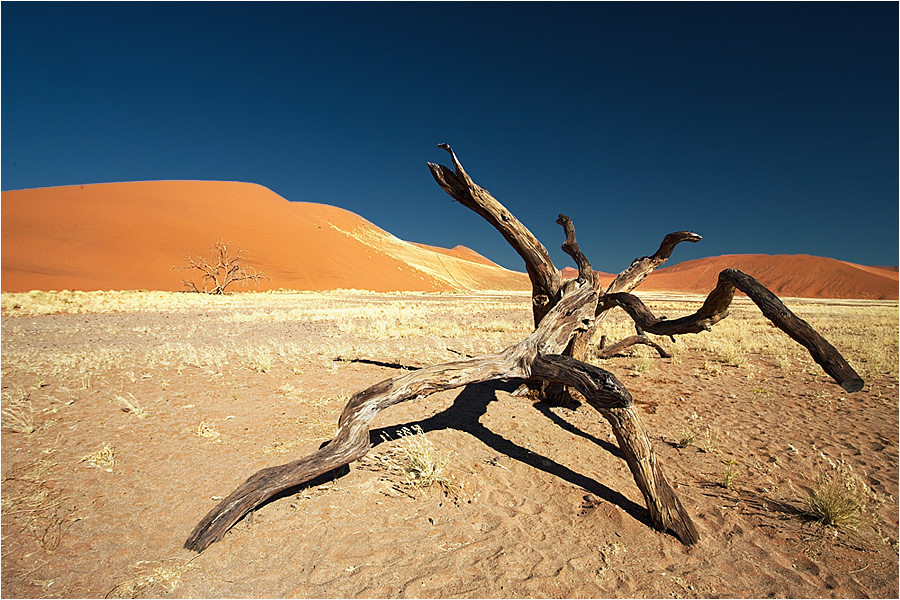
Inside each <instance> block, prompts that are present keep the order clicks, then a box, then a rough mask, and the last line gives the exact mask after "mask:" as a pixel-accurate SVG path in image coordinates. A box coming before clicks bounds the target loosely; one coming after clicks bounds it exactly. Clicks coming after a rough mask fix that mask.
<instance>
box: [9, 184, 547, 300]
mask: <svg viewBox="0 0 900 600" xmlns="http://www.w3.org/2000/svg"><path fill="white" fill-rule="evenodd" d="M2 202H3V215H2V216H3V219H2V250H3V253H2V289H3V291H8V292H13V291H28V290H32V289H39V290H53V289H55V290H61V289H72V290H115V289H153V290H168V291H177V290H181V289H183V286H182V284H181V280H182V278H184V277H187V276H188V273H186V272H185V273H182V272H178V271H175V270H173V269H172V267H173V266H175V265H183V264H185V262H186V256H187V255H188V254H191V255H193V256H204V257H211V251H210V249H211V247H212V246H213V244H214V243H215V242H217V241H218V240H220V239H222V240H225V241H228V242H231V246H230V248H233V249H234V250H237V249H238V248H245V249H246V250H247V251H248V254H247V255H246V261H247V263H248V264H252V265H254V266H256V267H258V268H260V269H262V270H264V271H265V272H266V274H268V275H269V276H270V277H271V278H272V279H271V281H268V280H263V281H262V283H261V284H260V286H259V287H258V288H256V289H260V290H266V289H277V288H286V289H299V290H330V289H365V290H372V291H441V290H454V289H514V290H527V289H530V287H529V284H528V278H527V276H526V275H525V274H524V273H517V272H514V271H509V270H506V269H503V268H501V267H498V266H496V265H494V264H493V263H491V262H490V261H488V260H487V259H485V258H483V257H481V256H480V255H478V254H477V253H475V252H474V251H472V250H469V249H468V248H463V247H457V248H454V249H453V250H444V249H432V248H428V247H423V246H419V245H414V244H410V243H408V242H404V241H402V240H400V239H398V238H396V237H394V236H393V235H391V234H389V233H387V232H386V231H384V230H382V229H380V228H378V227H376V226H375V225H373V224H372V223H370V222H368V221H366V220H365V219H363V218H362V217H360V216H358V215H356V214H354V213H351V212H349V211H346V210H344V209H341V208H337V207H333V206H327V205H324V204H313V203H307V202H288V201H287V200H285V199H284V198H282V197H281V196H279V195H278V194H275V193H274V192H272V191H271V190H269V189H267V188H265V187H263V186H260V185H256V184H250V183H237V182H216V181H148V182H132V183H110V184H94V185H83V186H64V187H54V188H39V189H31V190H20V191H11V192H3V194H2ZM473 218H477V217H475V216H473ZM195 280H196V281H199V279H196V278H195ZM230 289H234V290H240V289H242V288H240V287H239V286H235V287H233V288H230Z"/></svg>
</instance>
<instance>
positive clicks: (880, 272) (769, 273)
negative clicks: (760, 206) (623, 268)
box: [640, 254, 898, 300]
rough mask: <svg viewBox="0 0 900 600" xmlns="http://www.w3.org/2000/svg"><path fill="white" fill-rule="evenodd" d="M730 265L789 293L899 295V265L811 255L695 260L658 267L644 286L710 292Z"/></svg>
mask: <svg viewBox="0 0 900 600" xmlns="http://www.w3.org/2000/svg"><path fill="white" fill-rule="evenodd" d="M729 267H730V268H735V269H738V270H740V271H743V272H744V273H747V274H748V275H751V276H753V277H754V278H756V279H757V280H759V281H760V282H761V283H762V284H763V285H765V286H766V287H768V288H769V289H770V290H772V291H773V292H775V294H777V295H779V296H784V297H794V298H867V299H872V300H896V299H898V274H897V269H896V268H891V267H868V266H863V265H857V264H854V263H849V262H844V261H840V260H835V259H832V258H823V257H820V256H809V255H806V254H798V255H775V256H772V255H768V254H730V255H725V256H714V257H710V258H701V259H697V260H689V261H685V262H683V263H679V264H677V265H673V266H671V267H665V268H662V269H659V270H658V271H655V272H654V273H652V274H651V275H650V276H649V277H648V278H647V280H646V281H645V282H644V284H643V285H642V286H641V288H640V289H642V290H659V291H679V292H696V293H702V294H706V293H708V292H710V291H711V290H712V289H713V288H714V287H715V286H716V281H717V279H718V276H719V272H721V271H722V270H723V269H727V268H729Z"/></svg>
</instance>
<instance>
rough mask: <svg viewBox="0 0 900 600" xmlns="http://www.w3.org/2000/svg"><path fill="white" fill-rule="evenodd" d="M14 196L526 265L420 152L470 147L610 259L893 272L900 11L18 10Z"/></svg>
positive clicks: (523, 198) (615, 267) (484, 180)
mask: <svg viewBox="0 0 900 600" xmlns="http://www.w3.org/2000/svg"><path fill="white" fill-rule="evenodd" d="M0 22H2V38H0V39H2V53H0V57H2V70H0V77H2V96H0V98H2V113H0V114H2V126H0V136H2V153H0V156H2V177H0V183H2V189H4V190H11V189H23V188H32V187H44V186H56V185H71V184H84V183H99V182H113V181H135V180H158V179H209V180H229V181H249V182H254V183H259V184H262V185H264V186H266V187H268V188H270V189H272V190H273V191H275V192H277V193H278V194H280V195H282V196H284V197H285V198H287V199H288V200H295V201H309V202H322V203H326V204H333V205H337V206H341V207H343V208H346V209H349V210H351V211H354V212H356V213H358V214H360V215H362V216H364V217H366V218H367V219H369V220H371V221H373V222H374V223H375V224H377V225H379V226H380V227H382V228H384V229H386V230H388V231H390V232H391V233H393V234H395V235H397V236H398V237H400V238H403V239H406V240H410V241H418V242H424V243H429V244H436V245H442V246H453V245H455V244H464V245H466V246H469V247H471V248H474V249H475V250H477V251H479V252H481V253H482V254H484V255H486V256H488V257H489V258H491V259H493V260H495V261H497V262H499V263H501V264H503V265H504V266H507V267H510V268H515V269H517V270H522V264H521V261H520V260H519V258H518V257H517V256H516V255H515V254H514V253H513V251H512V250H510V249H509V248H508V247H507V246H506V245H505V242H504V241H503V239H502V238H501V236H500V235H499V234H497V233H496V232H494V231H493V229H491V228H490V227H489V226H488V225H486V224H485V223H484V222H483V221H482V220H481V219H480V217H478V216H477V215H475V214H474V213H472V212H470V211H469V210H467V209H465V208H463V207H462V206H460V205H458V204H456V203H453V202H451V200H450V198H449V196H447V195H446V194H444V192H443V191H441V189H440V188H439V187H438V186H437V184H436V183H434V180H433V179H432V178H431V175H430V173H429V172H428V169H427V167H426V162H427V161H431V162H441V163H444V164H449V161H448V158H449V157H448V155H447V154H446V153H445V152H443V151H442V150H438V149H437V148H436V147H435V145H436V144H437V143H439V142H447V143H449V144H450V145H451V146H453V148H454V149H455V150H456V152H457V154H458V156H459V157H460V160H461V161H462V163H463V165H464V166H465V167H466V170H467V171H468V172H469V174H470V175H471V176H472V177H473V179H474V180H475V181H476V182H477V183H479V184H481V185H482V186H484V187H486V188H487V189H488V190H490V191H491V192H492V193H493V194H494V195H495V196H496V197H497V198H498V199H499V200H500V201H501V202H503V203H504V204H505V205H506V206H507V208H509V209H510V210H511V211H513V212H514V213H515V214H516V215H517V216H518V217H519V218H520V219H521V220H522V221H523V222H524V223H525V224H526V225H527V226H528V227H529V228H530V229H531V230H532V231H533V232H534V233H535V234H536V235H537V236H538V237H539V238H540V239H541V240H542V241H543V242H544V244H545V245H546V246H547V247H548V248H549V249H550V250H551V253H552V254H553V257H554V261H555V262H557V266H559V267H562V266H566V265H568V264H570V263H571V261H570V260H569V259H568V257H566V256H565V255H563V254H562V252H561V251H559V245H560V243H561V242H562V233H561V230H560V228H559V226H558V225H556V223H555V220H556V215H557V214H558V213H559V212H565V213H567V214H568V215H570V216H571V217H572V218H573V219H574V222H575V226H576V230H577V232H578V239H579V242H580V244H581V247H582V249H583V250H584V251H585V253H586V254H587V255H588V258H589V259H590V260H591V261H592V263H593V265H594V268H596V269H598V270H605V271H614V272H618V271H620V270H621V269H623V268H625V267H626V266H628V264H629V263H630V262H631V260H632V259H633V258H635V257H637V256H640V255H644V254H649V253H652V252H653V251H655V250H656V247H657V245H658V244H659V241H660V240H661V239H662V237H663V236H664V235H665V234H666V233H668V232H670V231H676V230H681V229H690V230H692V231H695V232H697V233H699V234H701V235H703V236H704V240H703V241H702V242H700V243H699V244H696V245H682V246H680V247H679V248H678V249H677V250H676V252H675V255H674V256H673V259H672V263H673V264H674V263H675V262H678V261H681V260H686V259H691V258H698V257H701V256H712V255H718V254H743V253H768V254H815V255H820V256H831V257H834V258H839V259H842V260H849V261H852V262H857V263H863V264H876V265H896V264H897V262H898V4H897V3H896V2H882V3H857V2H851V3H823V4H819V3H798V4H793V3H748V4H716V3H700V4H689V3H673V4H658V3H648V4H645V3H627V4H618V3H575V4H561V3H550V4H543V3H527V4H519V3H498V4H487V3H476V4H469V3H448V4H442V3H427V4H417V3H398V4H380V3H363V4H348V3H326V4H317V3H296V4H295V3H275V4H261V3H250V4H243V3H222V4H219V3H200V4H188V3H178V2H175V3H170V2H164V3H151V4H141V3H126V4H117V3H97V4H93V3H44V2H38V3H10V2H4V3H3V4H2V7H0Z"/></svg>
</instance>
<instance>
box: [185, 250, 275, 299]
mask: <svg viewBox="0 0 900 600" xmlns="http://www.w3.org/2000/svg"><path fill="white" fill-rule="evenodd" d="M228 244H229V242H225V241H224V240H219V241H218V242H216V243H215V245H214V246H213V248H212V250H213V254H214V255H215V264H213V263H210V262H209V261H208V260H206V259H205V258H203V257H197V258H194V257H193V256H190V255H189V256H188V257H187V263H188V264H187V265H183V266H177V267H173V269H175V270H178V271H198V272H199V274H200V282H201V285H202V289H201V288H200V287H198V286H197V284H196V283H194V281H193V280H191V279H182V280H181V283H182V284H183V285H184V286H185V287H186V288H188V290H189V291H192V292H198V293H200V292H202V293H206V294H224V293H225V290H226V288H227V287H228V286H230V285H232V284H240V285H244V286H246V285H248V284H250V283H251V282H252V283H255V284H256V285H259V280H260V279H271V277H269V276H268V275H266V274H265V273H264V272H263V271H259V270H257V269H256V267H253V266H251V265H247V264H243V262H242V261H243V260H244V254H246V252H247V251H246V250H245V249H243V248H240V249H239V250H238V251H237V254H235V255H232V254H230V253H229V251H228Z"/></svg>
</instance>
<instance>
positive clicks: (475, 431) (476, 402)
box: [255, 381, 651, 526]
mask: <svg viewBox="0 0 900 600" xmlns="http://www.w3.org/2000/svg"><path fill="white" fill-rule="evenodd" d="M520 384H521V382H512V381H508V382H503V381H486V382H482V383H473V384H471V385H467V386H465V387H464V388H463V389H462V391H461V392H460V393H459V394H458V395H457V396H456V399H455V400H454V401H453V404H451V405H450V406H449V407H447V408H446V409H445V410H443V411H441V412H439V413H437V414H435V415H432V416H430V417H427V418H425V419H421V420H418V421H410V422H408V423H400V424H397V425H391V426H388V427H379V428H375V429H372V430H371V431H370V432H369V437H370V441H371V444H372V448H375V447H377V446H379V445H380V444H382V443H384V441H385V438H386V437H388V436H390V435H392V434H394V433H396V431H397V430H399V429H402V428H404V427H407V428H413V427H417V426H418V427H421V428H422V431H423V432H429V431H438V430H443V429H455V430H457V431H462V432H464V433H468V434H469V435H472V436H473V437H475V438H477V439H478V440H480V441H481V442H483V443H484V444H485V445H486V446H488V447H489V448H491V449H493V450H494V451H496V452H498V453H500V454H504V455H506V456H508V457H509V458H512V459H514V460H517V461H519V462H521V463H524V464H526V465H528V466H530V467H533V468H535V469H539V470H541V471H544V472H545V473H549V474H550V475H554V476H555V477H559V478H560V479H562V480H563V481H566V482H568V483H571V484H572V485H575V486H577V487H580V488H581V489H583V490H585V491H586V492H589V493H591V494H593V495H594V496H597V497H598V498H601V499H603V500H605V501H606V502H609V503H610V504H614V505H616V506H618V507H619V508H621V509H622V510H623V511H625V512H626V513H627V514H628V515H630V516H631V517H632V518H634V519H635V520H636V521H639V522H640V523H643V524H644V525H648V526H650V524H651V522H650V513H649V511H648V510H647V509H646V508H645V507H644V506H641V505H640V504H638V503H636V502H633V501H632V500H629V499H628V498H627V497H625V496H624V495H622V494H621V493H620V492H617V491H615V490H613V489H611V488H609V487H607V486H606V485H603V484H602V483H600V482H598V481H595V480H594V479H591V478H590V477H587V476H585V475H582V474H581V473H578V472H576V471H573V470H572V469H570V468H569V467H566V466H565V465H561V464H559V463H558V462H556V461H554V460H551V459H549V458H547V457H546V456H543V455H541V454H538V453H537V452H533V451H532V450H529V449H528V448H524V447H522V446H520V445H518V444H516V443H514V442H512V441H510V440H508V439H506V438H504V437H503V436H501V435H499V434H497V433H495V432H493V431H491V430H490V429H488V428H487V427H485V426H484V425H482V424H481V417H482V416H484V415H485V414H487V409H488V405H489V404H490V403H491V402H495V401H497V400H498V399H499V398H498V397H497V392H498V391H502V392H507V393H511V392H513V391H514V390H515V389H516V388H517V387H518V386H519V385H520ZM534 407H535V408H536V409H537V410H538V411H540V412H541V413H542V414H544V415H545V416H546V417H547V418H548V419H550V420H551V421H552V422H553V423H554V424H555V425H557V426H560V427H562V428H563V429H565V430H566V431H568V432H570V433H572V434H574V435H578V436H581V437H583V438H585V439H587V440H589V441H591V442H593V443H594V444H596V445H597V446H598V447H599V448H602V449H603V450H605V451H607V452H609V453H610V454H612V455H614V456H616V457H618V458H621V459H623V460H624V457H623V456H622V453H621V451H620V450H619V448H618V447H617V446H616V445H614V444H610V443H609V442H607V441H605V440H601V439H599V438H597V437H595V436H593V435H591V434H590V433H587V432H585V431H582V430H581V429H579V428H578V427H576V426H575V425H573V424H571V423H569V422H568V421H566V420H565V419H563V418H561V417H560V416H558V415H556V414H555V413H554V412H553V411H551V410H550V407H549V406H548V405H546V404H544V403H541V402H539V403H537V404H535V405H534ZM325 443H326V444H327V443H328V442H325ZM323 445H324V444H323ZM349 472H350V467H349V465H344V466H342V467H339V468H337V469H334V470H332V471H329V472H327V473H323V474H321V475H319V476H318V477H316V478H315V479H312V480H310V481H307V482H306V483H303V484H301V485H299V486H295V487H292V488H289V489H286V490H284V491H282V492H280V493H278V494H276V495H274V496H272V497H271V498H269V499H268V500H266V501H265V502H263V503H262V504H260V505H259V506H258V507H257V508H256V509H255V510H258V509H259V508H262V507H263V506H266V505H268V504H271V503H272V502H276V501H278V500H280V499H283V498H287V497H289V496H293V495H294V494H297V493H298V492H300V491H302V490H305V489H308V488H312V487H316V486H318V485H322V484H325V483H328V482H330V481H334V480H335V479H339V478H341V477H343V476H344V475H346V474H348V473H349Z"/></svg>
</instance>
